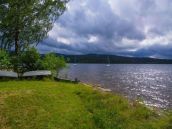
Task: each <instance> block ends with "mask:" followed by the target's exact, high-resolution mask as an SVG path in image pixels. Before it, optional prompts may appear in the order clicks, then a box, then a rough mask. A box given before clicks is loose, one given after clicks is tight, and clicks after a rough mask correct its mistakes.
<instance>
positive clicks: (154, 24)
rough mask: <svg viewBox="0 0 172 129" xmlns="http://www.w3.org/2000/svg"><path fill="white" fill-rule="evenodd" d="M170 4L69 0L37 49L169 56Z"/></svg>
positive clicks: (150, 0) (168, 1)
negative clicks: (47, 35) (64, 9)
mask: <svg viewBox="0 0 172 129" xmlns="http://www.w3.org/2000/svg"><path fill="white" fill-rule="evenodd" d="M171 7H172V1H171V0H142V1H140V0H129V1H121V0H116V1H114V0H71V1H70V2H69V8H68V10H67V11H66V12H65V13H64V15H63V16H61V17H60V19H59V20H58V21H57V22H56V23H55V27H54V28H53V30H52V31H51V32H50V33H49V38H48V39H46V40H44V41H43V42H42V43H40V44H39V45H38V49H39V50H40V51H41V52H46V51H55V52H58V53H64V54H65V53H67V54H88V53H101V54H103V53H106V54H108V53H110V54H121V55H131V56H154V55H156V56H157V57H166V58H169V57H170V56H171V54H170V51H171V50H172V47H171V43H172V41H171V40H172V39H171V38H169V37H168V38H167V39H166V37H167V35H169V34H170V33H171V32H172V8H171ZM157 37H163V39H164V40H165V42H166V43H167V45H162V44H163V42H162V41H163V40H160V41H156V40H158V38H157ZM154 39H156V40H154ZM89 41H91V42H89ZM152 41H153V43H151V42H152ZM171 57H172V56H171Z"/></svg>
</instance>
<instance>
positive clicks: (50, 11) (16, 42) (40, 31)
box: [0, 0, 69, 54]
mask: <svg viewBox="0 0 172 129" xmlns="http://www.w3.org/2000/svg"><path fill="white" fill-rule="evenodd" d="M68 1H69V0H1V1H0V48H3V49H11V48H15V52H16V54H17V53H18V52H19V51H20V50H22V49H24V48H25V47H27V46H29V45H33V44H38V43H39V42H40V41H41V40H43V39H44V38H46V37H47V34H48V32H49V31H50V30H51V29H52V27H53V23H54V22H55V21H56V20H57V19H58V17H59V16H60V15H62V14H63V12H64V11H65V9H66V3H67V2H68Z"/></svg>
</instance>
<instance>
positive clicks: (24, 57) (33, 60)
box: [18, 47, 41, 72]
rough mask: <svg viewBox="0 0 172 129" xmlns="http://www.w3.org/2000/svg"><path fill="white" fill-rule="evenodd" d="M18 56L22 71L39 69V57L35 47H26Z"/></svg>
mask: <svg viewBox="0 0 172 129" xmlns="http://www.w3.org/2000/svg"><path fill="white" fill-rule="evenodd" d="M18 58H19V67H20V69H21V71H22V72H25V71H33V70H38V69H41V64H40V63H41V58H40V54H39V52H38V51H37V50H36V49H35V48H33V47H32V48H27V50H25V51H23V52H22V53H21V54H20V56H19V57H18Z"/></svg>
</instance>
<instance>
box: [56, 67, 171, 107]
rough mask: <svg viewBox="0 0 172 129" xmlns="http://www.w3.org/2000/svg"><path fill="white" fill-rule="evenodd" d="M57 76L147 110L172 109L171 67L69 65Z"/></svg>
mask: <svg viewBox="0 0 172 129" xmlns="http://www.w3.org/2000/svg"><path fill="white" fill-rule="evenodd" d="M59 76H60V77H63V78H68V79H74V78H78V79H79V80H81V81H82V82H85V83H90V84H95V85H101V86H102V87H104V88H109V89H111V90H113V91H115V92H119V93H122V94H124V95H126V96H127V97H129V98H131V99H136V98H139V99H141V100H143V101H144V103H145V104H147V105H149V106H155V107H158V108H170V109H171V108H172V65H160V64H153V65H152V64H151V65H150V64H146V65H145V64H143V65H142V64H114V65H110V66H109V67H108V66H106V64H77V65H73V64H70V65H69V67H68V68H66V69H64V70H62V71H61V72H60V74H59Z"/></svg>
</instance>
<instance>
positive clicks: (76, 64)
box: [73, 56, 77, 65]
mask: <svg viewBox="0 0 172 129" xmlns="http://www.w3.org/2000/svg"><path fill="white" fill-rule="evenodd" d="M73 65H77V64H76V56H75V59H74V64H73Z"/></svg>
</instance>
